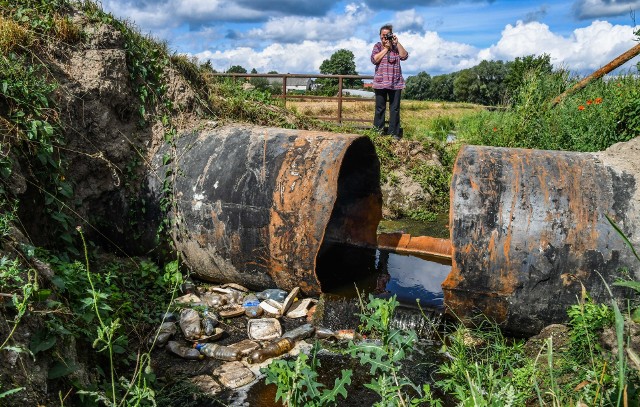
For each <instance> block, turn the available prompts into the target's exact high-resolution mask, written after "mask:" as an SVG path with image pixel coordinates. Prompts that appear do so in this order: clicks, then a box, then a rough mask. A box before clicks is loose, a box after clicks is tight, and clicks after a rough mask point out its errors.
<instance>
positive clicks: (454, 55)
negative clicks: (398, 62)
mask: <svg viewBox="0 0 640 407" xmlns="http://www.w3.org/2000/svg"><path fill="white" fill-rule="evenodd" d="M398 39H399V40H400V42H401V43H402V44H403V45H404V47H405V48H406V49H407V51H408V52H409V59H407V60H406V61H404V62H403V63H402V69H403V71H404V72H406V73H418V72H422V71H425V72H429V74H431V75H438V74H442V73H448V72H454V71H459V70H461V69H466V68H470V67H472V66H474V65H476V64H478V63H479V62H480V60H479V59H478V49H477V48H475V47H473V46H471V45H468V44H463V43H459V42H454V41H447V40H445V39H443V38H442V37H440V36H439V35H438V33H436V32H433V31H428V32H426V33H424V34H418V33H413V32H407V33H402V32H401V33H398ZM367 57H369V56H367Z"/></svg>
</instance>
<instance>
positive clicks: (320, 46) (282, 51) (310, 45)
mask: <svg viewBox="0 0 640 407" xmlns="http://www.w3.org/2000/svg"><path fill="white" fill-rule="evenodd" d="M339 49H348V50H352V51H353V52H354V54H355V50H368V49H369V44H367V43H366V42H365V41H363V40H359V39H349V40H341V41H336V42H318V41H309V40H305V41H303V42H301V43H296V44H285V43H273V44H271V45H269V46H267V47H266V48H264V49H262V50H256V49H253V48H249V47H243V48H234V49H231V50H226V51H204V52H200V53H197V54H195V56H196V57H197V58H198V59H200V60H201V61H206V60H210V61H211V65H212V66H213V68H214V69H216V70H218V71H226V70H227V69H229V68H230V67H231V66H233V65H241V66H243V67H244V68H246V69H247V70H251V69H253V68H255V69H256V70H257V71H258V72H269V71H278V72H280V73H318V72H320V64H322V61H324V60H325V59H329V58H330V57H331V55H332V54H333V53H334V52H336V51H338V50H339ZM366 58H367V61H368V58H369V55H368V54H367V57H366ZM356 60H358V58H356ZM360 62H362V52H360ZM357 65H358V63H357ZM358 67H360V66H359V65H358ZM359 73H361V74H367V72H366V71H359Z"/></svg>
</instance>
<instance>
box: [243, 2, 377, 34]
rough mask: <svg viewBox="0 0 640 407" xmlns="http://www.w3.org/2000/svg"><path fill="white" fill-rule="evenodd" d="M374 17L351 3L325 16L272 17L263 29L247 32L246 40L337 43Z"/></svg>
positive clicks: (362, 6) (362, 5) (363, 6)
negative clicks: (341, 11)
mask: <svg viewBox="0 0 640 407" xmlns="http://www.w3.org/2000/svg"><path fill="white" fill-rule="evenodd" d="M372 16H373V14H372V12H371V10H369V9H368V8H367V7H366V6H365V5H364V4H362V3H361V4H356V3H350V4H348V5H347V6H346V7H345V9H344V13H340V14H330V15H328V16H325V17H311V18H305V17H298V16H287V17H279V18H277V17H276V18H271V19H269V21H268V22H267V23H266V24H265V25H264V27H262V28H257V29H253V30H250V31H249V32H248V33H247V35H246V37H249V38H256V37H259V38H261V39H263V40H276V41H280V42H300V41H303V40H310V41H323V40H324V41H336V40H338V39H340V38H348V37H350V36H351V35H353V34H354V32H355V31H356V30H357V29H358V27H360V26H362V25H363V24H365V23H366V22H368V20H369V19H371V17H372Z"/></svg>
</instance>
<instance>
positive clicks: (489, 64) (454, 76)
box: [403, 54, 553, 106]
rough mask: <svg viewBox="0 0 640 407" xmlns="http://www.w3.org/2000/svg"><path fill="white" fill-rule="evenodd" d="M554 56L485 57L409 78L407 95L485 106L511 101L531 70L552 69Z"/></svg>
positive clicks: (422, 98)
mask: <svg viewBox="0 0 640 407" xmlns="http://www.w3.org/2000/svg"><path fill="white" fill-rule="evenodd" d="M552 69H553V66H552V65H551V57H550V56H549V55H548V54H543V55H540V56H535V55H528V56H524V57H517V58H516V59H515V60H514V61H509V62H503V61H486V60H485V61H482V62H480V63H479V64H478V65H476V66H474V67H472V68H468V69H463V70H461V71H458V72H453V73H448V74H443V75H436V76H431V75H429V74H428V73H426V72H420V73H419V74H418V75H415V76H410V77H408V78H407V81H406V87H405V91H404V95H403V96H404V97H405V98H406V99H413V100H440V101H447V102H469V103H477V104H481V105H485V106H495V105H502V104H510V103H511V102H512V98H513V96H514V95H515V93H516V90H517V89H518V88H519V87H520V85H522V83H523V82H524V79H525V75H526V74H527V73H529V72H536V73H542V74H544V73H551V71H552Z"/></svg>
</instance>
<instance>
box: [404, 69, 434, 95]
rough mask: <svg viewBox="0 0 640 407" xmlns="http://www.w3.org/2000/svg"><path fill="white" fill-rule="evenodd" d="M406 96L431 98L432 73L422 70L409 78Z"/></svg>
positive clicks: (405, 91) (406, 85)
mask: <svg viewBox="0 0 640 407" xmlns="http://www.w3.org/2000/svg"><path fill="white" fill-rule="evenodd" d="M404 97H405V98H407V99H413V100H427V99H430V98H431V75H429V74H428V73H426V72H420V73H419V74H418V75H416V76H410V77H408V78H407V81H406V83H405V89H404Z"/></svg>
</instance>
